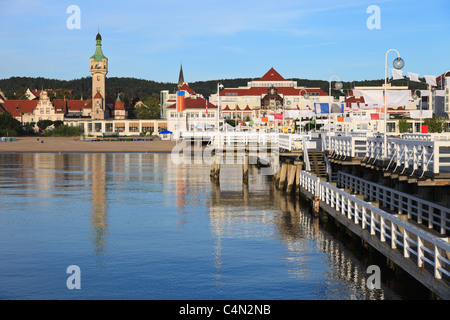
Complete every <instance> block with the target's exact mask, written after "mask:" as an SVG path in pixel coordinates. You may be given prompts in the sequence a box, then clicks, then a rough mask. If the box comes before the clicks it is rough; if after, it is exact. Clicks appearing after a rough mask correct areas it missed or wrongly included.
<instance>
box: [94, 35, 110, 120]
mask: <svg viewBox="0 0 450 320" xmlns="http://www.w3.org/2000/svg"><path fill="white" fill-rule="evenodd" d="M95 41H96V48H95V53H94V55H93V56H92V57H91V58H90V64H91V75H92V113H91V118H92V119H105V118H107V117H108V114H107V112H106V110H105V109H106V104H105V98H106V92H105V77H106V74H107V73H108V58H106V57H105V56H104V54H103V51H102V36H101V35H100V33H97V37H96V38H95Z"/></svg>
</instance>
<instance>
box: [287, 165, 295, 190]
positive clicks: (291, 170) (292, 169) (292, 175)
mask: <svg viewBox="0 0 450 320" xmlns="http://www.w3.org/2000/svg"><path fill="white" fill-rule="evenodd" d="M288 169H289V172H288V179H287V181H288V182H287V187H286V192H287V193H291V192H292V189H293V188H294V182H295V174H296V172H297V165H296V164H295V163H293V164H289V165H288Z"/></svg>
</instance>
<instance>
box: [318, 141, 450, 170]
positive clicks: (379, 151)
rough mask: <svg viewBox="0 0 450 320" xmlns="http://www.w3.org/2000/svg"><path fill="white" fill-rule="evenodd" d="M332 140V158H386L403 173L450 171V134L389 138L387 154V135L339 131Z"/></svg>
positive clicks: (388, 167)
mask: <svg viewBox="0 0 450 320" xmlns="http://www.w3.org/2000/svg"><path fill="white" fill-rule="evenodd" d="M324 140H325V141H326V140H329V141H330V142H329V145H330V150H332V152H331V157H334V158H339V159H345V158H353V157H362V158H363V159H364V160H366V161H369V162H370V161H372V162H373V163H375V162H376V161H377V160H386V161H387V163H388V164H387V167H386V169H390V170H394V171H396V170H399V172H400V173H402V174H403V173H407V174H410V175H413V174H416V175H420V176H421V177H423V176H424V174H425V173H430V174H439V173H450V135H449V134H447V133H444V134H404V135H403V136H402V137H388V139H387V148H386V149H387V156H386V157H385V156H384V154H383V152H384V137H383V134H378V133H377V134H373V135H371V136H364V135H353V134H344V133H343V134H336V135H334V136H331V137H326V138H324Z"/></svg>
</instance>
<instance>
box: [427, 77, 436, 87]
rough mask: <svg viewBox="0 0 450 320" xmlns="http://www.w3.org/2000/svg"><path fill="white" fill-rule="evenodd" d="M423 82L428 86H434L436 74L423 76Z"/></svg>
mask: <svg viewBox="0 0 450 320" xmlns="http://www.w3.org/2000/svg"><path fill="white" fill-rule="evenodd" d="M424 77H425V82H426V83H427V84H429V85H430V86H436V85H437V84H436V76H424Z"/></svg>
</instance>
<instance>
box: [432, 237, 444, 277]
mask: <svg viewBox="0 0 450 320" xmlns="http://www.w3.org/2000/svg"><path fill="white" fill-rule="evenodd" d="M440 255H441V252H440V249H439V248H438V246H437V245H434V277H435V278H436V279H442V272H441V270H439V269H440V268H441V260H440V259H439V257H440Z"/></svg>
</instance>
